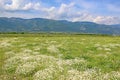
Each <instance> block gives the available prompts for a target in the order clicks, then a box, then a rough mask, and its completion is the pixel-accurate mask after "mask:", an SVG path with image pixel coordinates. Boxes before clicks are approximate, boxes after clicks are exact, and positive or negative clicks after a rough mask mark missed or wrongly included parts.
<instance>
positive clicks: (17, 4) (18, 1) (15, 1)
mask: <svg viewBox="0 0 120 80" xmlns="http://www.w3.org/2000/svg"><path fill="white" fill-rule="evenodd" d="M22 2H23V0H12V3H11V4H6V5H5V9H7V10H18V9H20V8H21V6H22Z"/></svg>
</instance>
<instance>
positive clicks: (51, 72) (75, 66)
mask: <svg viewBox="0 0 120 80" xmlns="http://www.w3.org/2000/svg"><path fill="white" fill-rule="evenodd" d="M0 80H120V36H105V35H67V34H66V35H63V34H58V35H54V34H51V35H45V34H0Z"/></svg>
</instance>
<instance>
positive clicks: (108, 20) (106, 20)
mask: <svg viewBox="0 0 120 80" xmlns="http://www.w3.org/2000/svg"><path fill="white" fill-rule="evenodd" d="M93 22H96V23H100V24H120V18H118V17H113V16H97V17H96V18H94V19H93Z"/></svg>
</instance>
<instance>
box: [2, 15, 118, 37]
mask: <svg viewBox="0 0 120 80" xmlns="http://www.w3.org/2000/svg"><path fill="white" fill-rule="evenodd" d="M0 32H35V33H36V32H66V33H67V32H70V33H87V34H110V35H111V34H112V35H113V34H114V35H120V24H115V25H105V24H97V23H94V22H86V21H83V22H70V21H67V20H52V19H44V18H31V19H23V18H15V17H12V18H7V17H0Z"/></svg>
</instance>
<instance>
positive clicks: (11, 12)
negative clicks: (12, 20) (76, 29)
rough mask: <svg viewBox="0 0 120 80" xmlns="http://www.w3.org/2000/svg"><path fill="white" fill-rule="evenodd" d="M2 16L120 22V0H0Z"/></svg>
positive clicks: (0, 14)
mask: <svg viewBox="0 0 120 80" xmlns="http://www.w3.org/2000/svg"><path fill="white" fill-rule="evenodd" d="M0 17H21V18H36V17H37V18H48V19H56V20H69V21H91V22H96V23H101V24H120V0H0Z"/></svg>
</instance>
